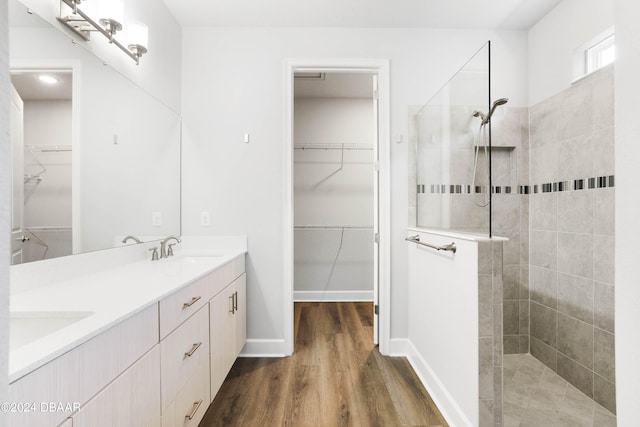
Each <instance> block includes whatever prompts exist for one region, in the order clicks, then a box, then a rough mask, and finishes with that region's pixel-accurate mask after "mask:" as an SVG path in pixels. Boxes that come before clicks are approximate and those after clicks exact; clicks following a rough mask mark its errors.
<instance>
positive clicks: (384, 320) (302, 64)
mask: <svg viewBox="0 0 640 427" xmlns="http://www.w3.org/2000/svg"><path fill="white" fill-rule="evenodd" d="M294 71H309V72H314V71H315V72H317V71H321V72H331V71H335V72H371V73H375V74H377V75H378V101H379V119H380V122H379V129H378V130H379V132H378V144H379V162H380V175H379V196H378V197H379V199H378V200H379V204H378V205H379V207H378V209H379V220H380V225H379V228H380V229H379V234H380V246H379V259H380V265H379V285H378V297H379V305H380V315H379V341H380V345H379V349H380V353H382V354H384V355H387V354H389V347H390V345H389V342H390V339H391V171H390V169H391V160H390V150H391V138H390V121H391V115H390V92H389V60H388V59H357V58H333V59H332V58H322V59H288V60H286V61H285V90H286V96H285V102H286V105H285V112H286V114H285V117H286V118H285V132H284V133H285V139H286V144H285V148H284V164H285V174H284V182H283V187H284V188H285V197H284V205H285V206H284V215H283V230H284V231H283V232H284V292H283V296H284V307H285V316H284V341H285V344H284V346H285V348H286V351H285V354H288V355H290V354H293V344H294V342H293V328H294V324H293V154H292V153H293V72H294ZM288 307H291V310H290V311H289V309H288Z"/></svg>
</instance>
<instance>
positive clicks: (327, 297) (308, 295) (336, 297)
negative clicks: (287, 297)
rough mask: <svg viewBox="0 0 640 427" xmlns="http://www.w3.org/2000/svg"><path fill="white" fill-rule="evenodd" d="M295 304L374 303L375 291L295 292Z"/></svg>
mask: <svg viewBox="0 0 640 427" xmlns="http://www.w3.org/2000/svg"><path fill="white" fill-rule="evenodd" d="M293 300H294V301H295V302H350V301H358V302H360V301H373V291H294V292H293Z"/></svg>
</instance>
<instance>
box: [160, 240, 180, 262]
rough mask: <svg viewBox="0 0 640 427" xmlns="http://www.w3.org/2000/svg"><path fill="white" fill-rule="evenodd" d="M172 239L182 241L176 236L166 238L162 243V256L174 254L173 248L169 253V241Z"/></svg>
mask: <svg viewBox="0 0 640 427" xmlns="http://www.w3.org/2000/svg"><path fill="white" fill-rule="evenodd" d="M172 239H173V240H175V241H176V242H177V243H180V242H181V241H182V240H180V239H179V238H178V237H176V236H169V237H167V238H166V239H164V240H163V241H162V243H161V244H160V258H167V257H168V256H172V255H173V250H170V251H169V253H167V243H168V242H169V241H170V240H172ZM170 246H173V245H170Z"/></svg>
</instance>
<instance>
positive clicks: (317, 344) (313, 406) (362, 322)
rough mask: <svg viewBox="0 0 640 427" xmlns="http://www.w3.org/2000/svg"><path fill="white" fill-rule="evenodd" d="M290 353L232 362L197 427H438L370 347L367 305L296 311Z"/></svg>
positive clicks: (399, 361) (428, 407)
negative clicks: (292, 350)
mask: <svg viewBox="0 0 640 427" xmlns="http://www.w3.org/2000/svg"><path fill="white" fill-rule="evenodd" d="M295 326H296V327H295V332H294V333H295V351H294V354H293V355H292V356H290V357H286V358H239V359H238V360H237V361H236V363H235V364H234V366H233V368H232V370H231V372H230V373H229V375H228V377H227V379H226V380H225V382H224V384H223V385H222V388H221V389H220V391H219V392H218V394H217V396H216V398H215V400H214V401H213V402H212V403H211V406H210V407H209V408H208V410H207V413H206V414H205V416H204V418H203V420H202V422H201V423H200V427H211V426H224V427H230V426H248V427H252V426H256V427H279V426H291V427H305V426H310V427H325V426H326V427H331V426H381V427H382V426H384V427H401V426H425V427H426V426H429V427H435V426H446V425H447V424H446V422H445V421H444V419H443V418H442V416H441V415H440V412H439V411H438V409H437V407H436V405H435V404H434V403H433V401H432V400H431V397H430V396H429V394H428V393H427V391H426V390H425V389H424V387H423V386H422V383H420V380H419V379H418V377H417V376H416V374H415V373H414V371H413V369H412V368H411V366H410V365H409V363H408V361H407V360H406V359H405V358H402V357H385V356H382V355H380V353H379V352H378V349H377V347H376V346H374V345H373V338H372V337H373V336H372V334H373V328H372V305H371V304H370V303H296V305H295Z"/></svg>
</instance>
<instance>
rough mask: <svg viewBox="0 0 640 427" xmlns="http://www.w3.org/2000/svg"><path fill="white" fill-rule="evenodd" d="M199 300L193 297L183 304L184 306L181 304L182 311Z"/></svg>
mask: <svg viewBox="0 0 640 427" xmlns="http://www.w3.org/2000/svg"><path fill="white" fill-rule="evenodd" d="M199 299H200V297H193V298H191V301H189V302H185V303H184V304H182V309H183V310H184V309H185V308H189V307H191V306H192V305H193V304H195V303H196V301H198V300H199Z"/></svg>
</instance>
